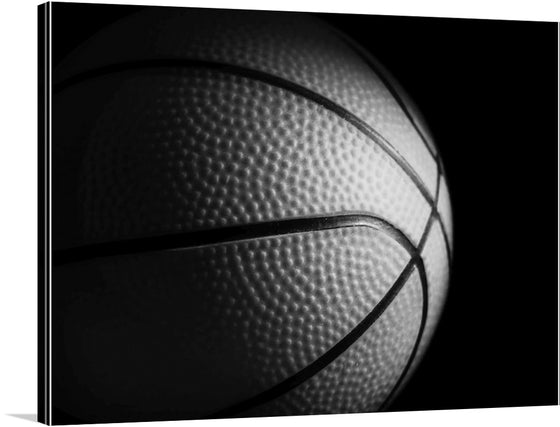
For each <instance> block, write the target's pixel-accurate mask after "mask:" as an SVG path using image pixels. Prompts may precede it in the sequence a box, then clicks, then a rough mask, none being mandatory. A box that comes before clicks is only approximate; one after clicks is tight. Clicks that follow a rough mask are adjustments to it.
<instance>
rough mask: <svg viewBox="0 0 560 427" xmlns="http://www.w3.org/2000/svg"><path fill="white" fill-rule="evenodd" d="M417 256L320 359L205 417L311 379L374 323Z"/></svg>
mask: <svg viewBox="0 0 560 427" xmlns="http://www.w3.org/2000/svg"><path fill="white" fill-rule="evenodd" d="M418 258H419V255H415V256H413V257H412V258H411V259H410V260H409V261H408V263H407V264H406V266H405V267H404V269H403V270H402V272H401V273H400V275H399V276H398V278H397V279H396V280H395V282H394V283H393V285H392V286H391V287H390V288H389V290H388V291H387V292H386V293H385V295H384V296H383V298H382V299H381V300H380V301H379V302H378V303H377V304H376V305H375V307H374V308H373V310H372V311H370V312H369V313H368V314H367V315H366V316H365V317H364V319H362V321H361V322H360V323H358V325H356V326H355V327H354V328H353V329H352V330H351V331H350V332H349V333H348V334H346V335H345V336H344V337H343V338H342V339H341V340H339V341H338V342H337V343H336V344H335V345H334V346H332V347H331V348H330V349H329V350H327V351H326V352H325V353H323V354H322V355H321V356H320V357H319V358H317V359H315V360H314V361H313V362H311V363H310V364H309V365H307V366H306V367H305V368H303V369H301V370H300V371H298V372H297V373H295V374H294V375H291V376H290V377H288V378H286V379H285V380H283V381H281V382H280V383H278V384H276V385H275V386H273V387H271V388H269V389H267V390H265V391H263V392H261V393H259V394H257V395H255V396H253V397H251V398H249V399H246V400H243V401H241V402H240V403H237V404H234V405H232V406H230V407H227V408H225V409H222V410H220V411H217V412H214V413H212V414H211V415H210V416H209V417H208V418H222V417H231V416H235V415H237V414H239V413H242V412H244V411H248V410H250V409H252V408H255V407H257V406H260V405H263V404H265V403H267V402H270V401H271V400H274V399H276V398H278V397H280V396H282V395H284V394H286V393H287V392H289V391H291V390H292V389H294V388H296V387H297V386H299V385H301V384H302V383H304V382H305V381H307V380H308V379H310V378H312V377H313V376H314V375H316V374H317V373H319V372H320V371H321V370H323V369H324V368H325V367H327V366H328V365H329V364H330V363H332V362H333V361H335V360H336V359H337V358H338V357H339V356H340V355H341V354H343V353H344V352H345V351H346V350H347V349H348V348H350V347H351V346H352V345H353V344H354V343H355V342H356V341H357V340H358V339H359V338H360V337H361V336H362V335H363V334H364V333H365V332H367V331H368V330H369V328H370V327H371V326H372V325H373V324H374V323H375V322H376V320H377V319H378V318H379V317H380V316H381V315H382V314H383V313H384V312H385V310H386V309H387V308H388V307H389V305H390V304H391V302H393V300H394V299H395V298H396V297H397V295H398V294H399V292H400V290H401V289H402V288H403V287H404V285H405V284H406V282H407V280H408V278H409V277H410V276H411V275H412V273H413V272H414V267H415V266H416V265H417V263H418V262H419V259H418Z"/></svg>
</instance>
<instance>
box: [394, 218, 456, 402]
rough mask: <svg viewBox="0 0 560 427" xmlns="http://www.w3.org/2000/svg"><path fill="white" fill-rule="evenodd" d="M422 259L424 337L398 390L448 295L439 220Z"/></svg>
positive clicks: (403, 384) (433, 328)
mask: <svg viewBox="0 0 560 427" xmlns="http://www.w3.org/2000/svg"><path fill="white" fill-rule="evenodd" d="M422 259H423V260H424V267H425V270H426V276H427V285H428V286H427V290H428V313H427V317H426V323H425V325H424V331H423V334H422V338H421V340H420V343H419V346H418V350H417V352H416V357H415V358H414V360H413V362H412V365H411V367H410V369H409V370H408V372H407V374H406V377H405V378H404V380H403V381H402V382H401V384H400V385H399V389H398V390H401V389H403V388H404V387H406V384H407V382H408V381H409V380H410V378H411V377H412V375H413V374H414V371H415V370H416V368H417V367H418V364H419V363H420V361H421V360H422V358H423V356H424V354H425V353H426V350H427V349H428V344H429V343H430V340H431V339H432V337H433V335H434V332H435V331H436V327H437V324H438V321H439V319H440V317H441V314H442V311H443V308H444V304H445V300H446V297H447V282H448V279H449V263H448V257H447V250H446V247H445V241H444V237H443V230H442V227H441V224H440V223H439V222H434V223H433V225H432V228H431V229H430V234H429V235H428V239H427V240H426V244H425V246H424V248H423V249H422ZM397 394H398V393H395V394H394V396H393V397H392V398H391V401H392V400H394V397H396V396H397ZM388 403H390V402H388Z"/></svg>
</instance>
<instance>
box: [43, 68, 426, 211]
mask: <svg viewBox="0 0 560 427" xmlns="http://www.w3.org/2000/svg"><path fill="white" fill-rule="evenodd" d="M160 67H200V68H208V69H211V70H217V71H219V72H223V73H227V74H233V75H236V76H239V77H245V78H247V77H249V78H251V79H253V80H256V81H260V82H262V83H265V84H269V85H271V86H276V87H279V88H281V89H284V90H287V91H289V92H292V93H294V94H296V95H298V96H301V97H303V98H305V99H307V100H309V101H313V102H314V103H315V104H318V105H321V106H322V107H323V108H325V109H327V110H329V111H331V112H332V113H335V114H336V115H337V116H339V117H340V118H342V119H344V120H345V121H347V122H349V123H350V124H352V125H353V126H354V127H356V128H357V129H358V130H360V131H361V132H362V133H363V134H364V135H366V136H367V137H368V138H369V139H371V140H373V142H375V143H376V144H377V145H378V146H379V147H380V148H381V149H383V151H385V152H386V153H387V154H388V155H389V156H390V157H391V158H392V159H393V160H394V161H395V162H396V163H397V164H398V165H399V166H400V167H401V169H403V171H404V172H405V173H406V174H407V175H408V176H409V178H410V179H411V180H412V181H413V182H414V183H415V185H416V187H417V188H418V190H419V191H420V192H421V193H422V195H423V196H424V198H425V199H426V200H427V201H428V202H431V201H432V197H431V194H430V192H429V190H428V188H427V187H426V184H424V182H423V181H422V179H421V178H420V177H419V176H418V175H417V173H416V171H415V170H414V169H413V168H412V167H411V166H410V164H409V163H408V161H407V160H406V159H405V158H404V157H402V155H401V154H400V153H399V152H398V150H397V149H396V148H395V147H394V146H393V145H392V144H391V143H390V142H389V141H388V140H387V139H386V138H385V137H383V136H382V135H381V134H380V133H379V132H378V131H376V130H375V129H374V128H373V127H371V126H370V125H369V124H367V123H366V122H365V121H364V120H362V119H360V118H359V117H358V116H356V115H355V114H353V113H352V112H350V111H349V110H347V109H346V108H345V107H343V106H341V105H339V104H337V103H336V102H334V101H332V100H331V99H329V98H327V97H325V96H324V95H321V94H319V93H317V92H315V91H313V90H311V89H309V88H307V87H305V86H302V85H300V84H298V83H295V82H293V81H291V80H288V79H285V78H283V77H279V76H277V75H274V74H270V73H268V72H265V71H261V70H256V69H253V68H248V67H243V66H240V65H233V64H229V63H223V62H218V61H207V60H196V59H194V60H193V59H182V58H175V59H152V60H138V61H131V62H126V63H119V64H112V65H107V66H104V67H101V68H97V69H94V70H90V71H84V72H82V73H79V74H77V75H75V76H73V77H69V78H67V79H66V80H64V81H62V82H60V83H57V84H56V85H55V89H54V91H55V92H56V93H58V92H60V91H61V90H63V89H65V88H66V87H68V86H70V85H73V84H76V83H78V82H81V81H83V80H87V79H89V78H94V77H99V76H102V75H107V74H110V73H115V72H123V71H130V70H134V69H139V68H144V69H145V68H160Z"/></svg>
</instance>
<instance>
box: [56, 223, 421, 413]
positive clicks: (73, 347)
mask: <svg viewBox="0 0 560 427" xmlns="http://www.w3.org/2000/svg"><path fill="white" fill-rule="evenodd" d="M409 258H410V256H409V254H408V252H406V251H405V250H404V249H403V248H402V247H401V246H400V245H399V244H398V243H396V242H395V241H394V240H393V239H392V238H391V237H389V236H387V235H386V234H384V232H381V231H377V230H375V229H373V228H370V227H349V228H339V229H333V230H326V231H316V232H306V233H298V234H293V235H286V236H281V237H270V238H262V239H255V240H249V241H240V242H237V243H230V244H221V245H212V246H206V247H199V248H193V249H185V250H178V251H173V252H166V253H161V252H159V253H153V254H144V255H130V256H123V257H117V258H108V259H100V260H92V261H88V262H84V263H78V264H74V265H70V266H68V267H66V268H65V269H64V270H63V271H62V272H61V273H58V274H59V275H58V277H55V279H58V282H57V283H58V293H55V296H56V295H58V298H55V301H54V304H55V305H54V307H55V310H54V313H63V316H59V317H58V318H57V319H56V322H55V329H54V330H55V339H56V340H58V342H59V343H65V344H64V350H63V353H64V354H58V355H57V357H56V358H55V363H58V364H59V365H56V366H55V369H57V370H58V372H57V378H60V377H61V376H62V375H67V377H68V378H69V379H67V380H66V382H63V383H64V384H65V386H64V388H61V389H57V388H55V395H56V396H57V398H58V404H59V405H62V407H63V408H64V409H65V410H66V411H68V412H70V413H74V414H75V416H77V417H90V419H92V420H96V421H103V420H105V419H115V417H116V419H117V420H118V419H124V420H126V419H129V418H127V417H131V416H133V415H138V414H141V415H144V416H146V417H148V418H149V417H150V416H154V417H155V416H157V414H159V413H161V412H165V411H167V412H169V411H171V412H170V413H173V414H176V415H177V416H178V417H202V416H208V415H210V414H211V413H213V412H215V411H217V410H220V409H222V408H223V407H225V406H228V405H231V404H234V403H237V402H238V401H239V400H243V399H244V398H248V397H252V396H253V395H256V394H258V393H260V392H262V391H263V390H266V389H268V388H270V387H272V386H274V385H275V384H277V383H278V382H280V381H282V380H283V379H285V378H287V377H289V376H291V375H293V374H294V373H296V372H297V371H299V370H301V369H302V368H304V367H305V366H307V365H308V364H310V363H311V362H313V361H314V360H316V359H317V358H318V357H320V356H321V355H322V354H323V353H325V352H326V351H327V350H328V349H329V348H331V347H332V346H333V345H334V344H336V343H337V342H338V341H339V340H340V339H341V338H342V337H344V336H345V335H346V334H347V333H348V332H349V331H350V330H352V329H353V328H354V327H355V325H356V324H357V323H359V322H360V321H361V320H362V319H363V318H364V317H365V316H366V315H367V314H368V313H369V312H370V311H371V310H372V309H373V307H375V305H376V304H377V303H378V302H379V301H380V299H381V298H382V297H383V296H384V295H385V294H386V292H387V290H388V289H389V288H390V287H391V286H392V285H393V283H394V282H395V280H396V278H397V276H398V275H399V274H400V272H401V271H402V269H403V268H404V266H405V264H406V263H407V261H408V259H409ZM84 273H85V274H84ZM413 278H414V276H413V277H412V278H411V279H409V280H412V281H413V283H410V284H407V285H406V286H405V289H403V290H402V292H401V293H400V294H399V296H398V299H397V300H396V302H395V303H394V304H393V305H391V306H390V308H388V309H387V311H386V312H385V314H383V315H382V318H380V319H379V321H378V322H377V323H376V326H375V327H374V328H372V329H371V331H370V332H368V333H367V335H364V336H363V338H362V339H361V341H358V342H356V345H354V346H353V347H351V350H350V349H349V350H348V351H347V352H346V353H345V356H344V357H343V358H342V359H340V361H338V362H336V364H335V365H332V366H333V367H332V368H327V369H328V370H326V371H324V373H321V374H319V375H318V376H317V380H313V381H320V382H319V383H318V384H319V385H325V386H326V385H329V387H330V386H333V385H334V384H336V383H337V382H343V383H344V387H343V389H341V390H340V393H339V394H333V395H329V396H328V397H326V396H323V397H321V396H317V399H318V400H317V403H313V402H309V403H305V402H304V401H302V402H301V403H300V404H299V406H298V407H297V411H296V412H295V413H309V411H315V409H314V408H316V405H320V406H321V407H325V406H324V405H325V404H326V403H327V402H330V403H329V404H332V405H333V406H332V409H333V410H338V409H340V410H346V409H352V408H360V407H364V408H373V406H362V405H363V404H364V401H363V400H364V398H365V397H364V396H363V394H362V393H363V392H364V391H366V390H367V391H368V393H370V394H372V395H373V394H375V396H376V397H375V402H379V401H380V400H382V399H383V397H384V396H386V395H387V394H388V393H389V391H390V389H391V386H392V385H394V382H395V381H396V376H398V371H399V367H401V366H402V359H404V358H406V355H407V351H408V349H409V348H410V346H411V342H413V341H414V340H413V337H412V335H414V333H413V332H414V331H413V330H417V329H418V326H419V321H420V320H419V315H418V311H419V309H418V307H421V304H422V298H421V295H420V293H419V292H418V289H417V288H418V284H417V283H416V282H417V280H416V279H413ZM77 282H78V283H80V286H76V285H77ZM100 312H102V313H103V316H99V315H97V313H100ZM378 341H379V342H378ZM352 360H354V361H355V362H356V363H358V364H360V361H361V362H363V363H364V364H360V367H357V366H355V362H352ZM348 364H350V365H353V366H355V367H354V368H349V369H346V368H345V369H342V367H344V366H347V365H348ZM69 366H70V368H69ZM73 372H76V373H79V374H76V375H77V377H76V378H74V377H73V374H72V373H73ZM364 375H365V376H364ZM69 382H70V383H69ZM76 382H78V383H80V384H87V390H86V392H87V394H86V392H84V393H81V394H79V393H73V392H70V393H69V391H70V390H74V388H75V387H80V385H79V384H76ZM314 384H315V382H312V383H311V386H312V387H314V388H315V387H316V385H314ZM82 387H83V386H82ZM80 396H82V397H80ZM83 396H87V399H85V400H84V397H83ZM352 397H354V398H356V399H358V400H357V401H356V402H355V403H352V406H348V404H349V403H348V402H349V401H352ZM80 399H81V400H80ZM324 399H327V401H325V400H324ZM311 400H312V401H314V400H315V399H311ZM92 402H93V404H92ZM370 403H371V402H370ZM356 405H358V406H356ZM123 408H124V409H125V410H124V412H122V409H123ZM127 411H131V412H127ZM173 411H175V412H173ZM177 411H178V412H177ZM274 412H277V410H276V409H275V410H274ZM285 413H290V412H285ZM292 413H294V412H292ZM131 414H132V415H131ZM119 417H122V418H119Z"/></svg>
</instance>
